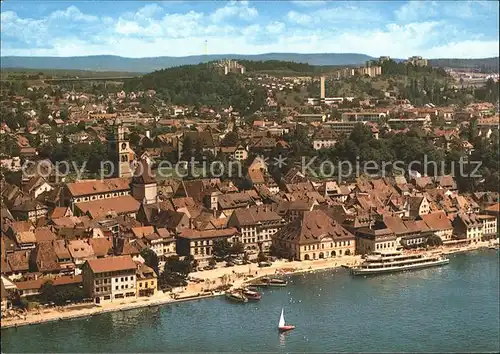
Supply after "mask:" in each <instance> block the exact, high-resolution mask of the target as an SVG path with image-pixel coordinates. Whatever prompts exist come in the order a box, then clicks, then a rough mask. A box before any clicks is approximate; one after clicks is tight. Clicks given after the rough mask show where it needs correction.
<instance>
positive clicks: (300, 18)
mask: <svg viewBox="0 0 500 354" xmlns="http://www.w3.org/2000/svg"><path fill="white" fill-rule="evenodd" d="M286 18H287V19H288V21H289V22H292V23H296V24H298V25H302V26H304V25H309V24H310V23H312V21H313V19H312V17H311V16H309V15H307V14H304V13H300V12H297V11H290V12H288V13H287V15H286Z"/></svg>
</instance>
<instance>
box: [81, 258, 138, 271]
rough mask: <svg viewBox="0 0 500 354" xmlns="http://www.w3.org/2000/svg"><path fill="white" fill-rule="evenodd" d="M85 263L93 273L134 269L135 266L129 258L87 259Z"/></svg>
mask: <svg viewBox="0 0 500 354" xmlns="http://www.w3.org/2000/svg"><path fill="white" fill-rule="evenodd" d="M87 263H88V265H89V267H90V269H91V270H92V272H94V273H103V272H116V271H120V270H131V269H134V270H135V269H136V264H135V263H134V261H133V260H132V257H130V256H118V257H106V258H98V259H89V260H88V261H87Z"/></svg>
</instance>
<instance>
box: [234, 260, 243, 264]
mask: <svg viewBox="0 0 500 354" xmlns="http://www.w3.org/2000/svg"><path fill="white" fill-rule="evenodd" d="M233 263H234V264H236V265H242V264H244V263H243V260H241V259H235V260H233Z"/></svg>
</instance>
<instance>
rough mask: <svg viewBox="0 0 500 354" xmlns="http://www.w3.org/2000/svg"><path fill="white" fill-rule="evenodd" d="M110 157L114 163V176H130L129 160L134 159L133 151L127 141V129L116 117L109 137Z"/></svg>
mask: <svg viewBox="0 0 500 354" xmlns="http://www.w3.org/2000/svg"><path fill="white" fill-rule="evenodd" d="M108 140H109V149H110V157H111V160H112V161H113V164H114V175H113V176H114V177H124V178H130V177H132V168H131V166H130V164H131V162H132V161H133V160H134V152H133V151H132V150H131V149H130V143H129V141H128V129H127V128H125V127H123V126H122V125H121V122H120V120H119V119H117V120H116V121H115V123H114V125H113V131H112V134H111V136H110V137H109V139H108Z"/></svg>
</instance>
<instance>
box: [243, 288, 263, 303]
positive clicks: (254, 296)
mask: <svg viewBox="0 0 500 354" xmlns="http://www.w3.org/2000/svg"><path fill="white" fill-rule="evenodd" d="M242 293H243V295H244V296H245V297H246V298H247V299H248V300H260V299H261V298H262V295H261V294H260V293H259V292H258V291H255V290H250V289H243V291H242Z"/></svg>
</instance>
